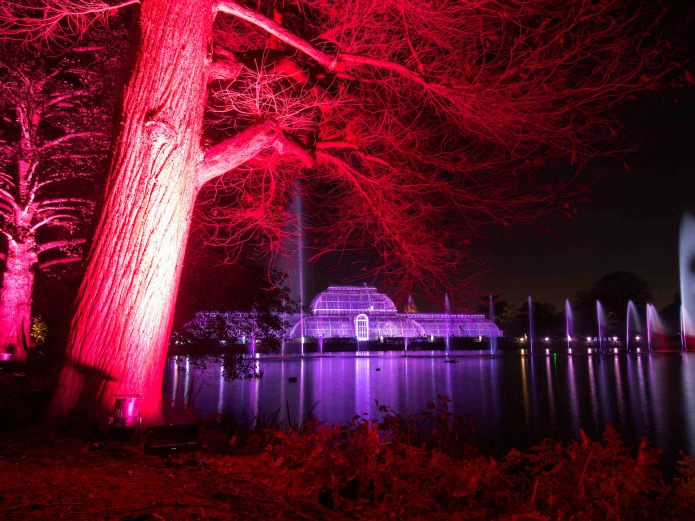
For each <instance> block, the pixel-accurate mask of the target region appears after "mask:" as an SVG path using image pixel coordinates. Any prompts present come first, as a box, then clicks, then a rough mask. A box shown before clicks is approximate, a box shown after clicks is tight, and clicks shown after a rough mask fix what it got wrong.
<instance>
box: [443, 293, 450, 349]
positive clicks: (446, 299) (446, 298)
mask: <svg viewBox="0 0 695 521" xmlns="http://www.w3.org/2000/svg"><path fill="white" fill-rule="evenodd" d="M444 313H446V344H445V352H444V359H445V360H449V335H450V331H449V321H450V320H451V303H450V302H449V295H448V294H447V293H444Z"/></svg>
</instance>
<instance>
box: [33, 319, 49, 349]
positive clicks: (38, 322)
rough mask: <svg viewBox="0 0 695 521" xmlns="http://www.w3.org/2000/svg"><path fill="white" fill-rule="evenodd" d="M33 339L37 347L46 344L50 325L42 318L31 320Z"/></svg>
mask: <svg viewBox="0 0 695 521" xmlns="http://www.w3.org/2000/svg"><path fill="white" fill-rule="evenodd" d="M30 334H31V339H32V340H33V341H34V342H35V343H36V345H37V346H42V345H43V344H44V342H46V336H47V335H48V324H46V321H45V320H44V319H42V318H41V317H40V316H38V317H33V318H32V319H31V333H30Z"/></svg>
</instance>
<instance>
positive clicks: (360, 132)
mask: <svg viewBox="0 0 695 521" xmlns="http://www.w3.org/2000/svg"><path fill="white" fill-rule="evenodd" d="M135 3H138V4H139V5H138V7H136V8H135V9H136V10H137V13H136V14H135V17H136V20H135V27H136V29H135V30H134V31H133V34H132V42H131V44H132V45H131V63H132V69H131V70H132V72H131V75H130V78H129V79H128V82H127V85H126V87H125V91H124V96H123V98H124V103H123V111H122V114H121V123H120V127H119V135H118V139H117V141H116V145H115V150H114V160H113V163H112V166H111V173H110V177H109V181H108V186H107V190H106V202H105V207H104V211H103V214H102V217H101V219H100V221H99V225H98V228H97V230H96V235H95V240H94V245H93V247H92V250H91V253H90V257H89V263H88V267H87V272H86V275H85V279H84V282H83V284H82V287H81V290H80V296H79V306H78V309H77V314H76V316H75V318H74V321H73V325H72V332H71V336H70V340H69V345H68V352H67V361H66V365H65V367H64V369H63V371H62V373H61V379H60V382H59V388H58V393H57V395H56V398H55V400H54V403H53V409H54V411H55V412H56V413H57V414H59V415H60V414H66V413H67V412H68V411H70V410H72V409H77V408H78V409H82V410H87V411H89V414H90V415H92V416H93V417H100V416H102V417H103V416H104V415H106V414H108V412H109V409H110V408H111V406H112V403H113V396H114V395H115V394H116V393H135V394H140V395H142V396H144V400H143V402H142V408H141V412H142V413H143V415H144V416H145V417H146V420H147V421H149V420H152V419H154V418H156V417H158V415H159V409H160V401H161V397H160V391H161V375H162V372H163V365H164V357H165V355H166V347H167V342H168V337H169V331H170V325H171V320H172V316H173V305H174V302H173V301H174V296H175V291H176V287H177V284H178V280H179V277H180V273H181V265H182V262H183V252H184V246H185V242H186V238H187V236H188V233H189V227H190V223H191V216H192V211H193V206H194V202H195V200H196V197H197V196H198V193H199V192H200V191H201V189H203V191H204V192H206V194H204V196H205V195H207V196H208V197H209V196H212V197H213V198H214V197H217V198H218V199H219V202H221V203H223V204H224V205H225V207H223V208H217V209H216V210H209V212H210V215H211V216H212V217H224V218H225V219H227V220H228V221H229V222H230V225H231V227H229V228H227V229H225V230H222V229H221V228H220V226H219V223H218V221H215V222H214V223H211V224H214V226H215V228H214V232H213V233H212V234H211V240H218V241H220V242H222V243H224V244H225V245H228V246H231V247H232V248H233V247H236V246H237V245H238V244H240V243H243V242H244V241H248V240H250V239H253V240H254V242H255V243H256V244H260V245H261V246H263V247H265V248H266V249H267V250H270V251H277V250H278V248H279V247H280V245H281V244H282V234H283V230H284V229H287V227H286V226H285V222H286V220H287V218H288V215H287V211H286V209H287V206H288V202H289V200H290V197H291V194H292V193H293V191H294V190H296V187H297V186H298V184H299V183H297V182H296V179H298V178H299V179H300V180H301V183H300V184H301V186H302V187H303V191H304V192H305V194H304V199H305V202H306V205H307V207H308V209H309V211H310V212H312V213H313V214H314V217H313V221H312V223H313V225H314V226H315V227H316V228H317V230H315V231H314V234H315V235H316V236H318V237H320V242H319V244H320V249H319V250H320V251H319V253H321V252H323V253H325V252H332V251H337V252H344V251H345V250H349V249H354V251H356V252H357V253H358V254H359V253H360V252H361V251H362V250H363V249H364V248H365V247H366V246H368V247H369V251H371V252H374V258H375V259H376V260H378V262H379V263H380V265H381V267H382V272H383V273H384V274H386V275H388V276H390V277H391V278H392V280H394V281H396V282H401V281H402V280H403V279H405V278H406V277H408V278H410V279H411V280H418V279H420V280H423V281H427V283H428V284H430V285H431V286H432V287H434V284H433V282H434V283H445V282H446V280H447V279H448V278H449V275H450V273H451V272H453V271H455V270H456V271H458V270H460V269H462V268H466V267H468V266H470V264H471V263H474V262H475V259H474V257H473V256H472V255H471V254H470V253H469V246H470V244H471V243H472V242H474V241H479V240H481V239H485V238H486V237H487V235H488V234H489V233H490V231H491V230H492V229H494V228H495V227H497V226H503V227H504V226H510V225H513V224H519V223H526V222H530V221H531V220H533V219H536V218H538V217H539V216H540V215H543V214H545V213H547V212H549V211H555V210H559V211H563V212H567V213H569V212H571V211H572V210H571V207H570V206H569V204H568V203H567V201H566V200H565V199H564V198H563V195H562V194H563V193H565V192H566V190H567V188H568V187H567V184H566V183H563V182H560V181H556V182H553V183H545V184H539V183H537V182H535V180H534V177H533V173H534V171H535V170H536V169H537V168H538V166H539V165H540V164H542V162H543V161H549V160H554V159H557V158H567V159H568V160H569V161H571V162H575V163H576V162H582V161H583V160H584V159H585V158H587V157H591V156H595V155H597V154H601V153H603V152H604V151H605V150H607V148H606V145H609V144H610V143H611V142H615V141H616V138H622V137H623V130H622V128H621V126H620V124H619V122H618V119H617V117H616V114H617V109H619V108H620V107H621V106H623V105H624V104H625V103H626V102H627V101H629V100H630V98H631V96H632V95H633V94H634V93H637V92H640V91H643V90H645V89H652V88H654V87H655V86H657V85H658V83H659V78H660V77H661V75H662V74H663V73H664V67H662V60H661V57H660V55H659V54H658V52H657V50H656V46H655V45H654V35H652V34H651V31H652V25H651V24H652V23H654V17H646V18H645V17H644V16H642V15H641V14H640V13H639V12H633V11H631V9H630V7H629V6H625V5H624V2H622V1H620V0H601V1H599V0H596V1H592V0H570V1H569V2H563V3H556V2H550V1H549V0H523V1H521V0H505V1H502V0H479V1H471V2H457V1H447V0H442V1H440V2H431V3H427V2H424V3H423V2H410V1H408V0H384V1H383V2H373V1H362V0H355V1H351V2H330V1H327V0H308V1H303V2H287V3H282V2H253V3H249V4H248V5H247V4H245V3H239V2H235V1H233V0H217V1H214V0H142V1H140V2H136V1H135V0H131V1H127V2H124V3H123V4H122V5H123V6H125V5H132V4H135ZM41 5H42V6H43V8H42V9H40V10H39V11H38V12H37V11H29V12H26V11H25V12H23V11H22V9H21V8H20V7H18V6H15V10H14V11H13V10H12V9H10V10H9V11H6V13H8V12H9V14H10V15H9V16H8V17H7V21H6V24H5V26H4V31H5V33H6V34H7V35H8V36H12V35H19V34H21V35H23V36H26V35H28V36H29V38H30V39H31V38H34V39H41V38H53V39H56V38H58V39H60V37H61V36H69V35H70V34H73V33H80V32H82V31H83V30H85V29H86V27H87V26H88V25H89V24H90V23H91V22H92V21H93V20H94V19H95V17H99V16H103V15H104V13H109V12H110V11H111V10H112V9H115V7H113V6H109V5H107V4H102V3H99V2H87V1H86V0H85V1H80V0H72V1H70V0H47V1H46V2H45V4H44V3H42V4H41ZM650 42H651V43H650ZM209 92H211V95H210V96H209V99H208V93H209ZM206 100H207V101H208V103H206ZM206 107H207V108H208V114H209V115H210V116H211V119H210V124H209V125H207V126H206V125H204V116H205V111H206ZM204 196H203V197H204ZM213 213H214V214H216V215H213Z"/></svg>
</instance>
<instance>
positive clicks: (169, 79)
mask: <svg viewBox="0 0 695 521" xmlns="http://www.w3.org/2000/svg"><path fill="white" fill-rule="evenodd" d="M213 20H214V9H213V0H143V1H142V3H141V6H140V13H139V18H138V22H137V23H138V33H137V34H136V35H135V36H134V38H137V39H138V41H137V42H134V45H135V48H133V49H131V55H132V63H133V64H134V65H133V67H134V68H133V70H132V73H131V77H130V79H129V81H128V84H127V86H126V89H125V95H124V106H123V115H122V118H121V128H120V134H119V137H118V140H117V143H116V149H115V155H114V160H113V164H112V166H111V172H110V174H109V181H108V184H107V194H106V200H105V205H104V209H103V213H102V215H101V219H100V221H99V225H98V227H97V230H96V234H95V242H94V244H93V246H92V250H91V251H90V257H89V261H88V266H87V270H86V273H85V278H84V281H83V283H82V286H81V288H80V293H79V296H78V305H77V311H76V315H75V317H74V319H73V322H72V326H71V332H70V337H69V340H68V347H67V354H66V362H65V365H64V367H63V369H62V371H61V373H60V376H59V382H58V387H57V392H56V395H55V397H54V401H53V403H52V406H51V413H52V414H53V415H54V417H56V418H61V417H65V416H67V415H69V414H78V415H83V416H86V417H89V418H91V419H93V420H97V421H104V419H105V418H106V417H107V416H109V415H110V414H111V412H112V410H113V405H114V398H115V396H116V395H117V394H135V395H139V396H141V397H142V401H141V402H140V414H141V416H142V417H143V419H144V421H145V423H152V422H156V421H158V420H160V418H161V382H162V374H163V371H164V363H165V357H166V351H167V347H168V341H169V334H170V329H171V322H172V318H173V310H174V300H175V295H176V288H177V286H178V281H179V277H180V274H181V266H182V262H183V256H184V252H185V247H184V246H185V241H186V239H187V236H188V231H189V226H190V220H191V215H192V209H193V204H194V200H195V173H196V167H197V164H198V163H199V161H200V159H201V157H200V156H201V151H200V146H199V145H200V136H201V128H202V121H203V111H204V108H205V101H206V93H207V90H206V85H207V79H208V70H207V68H208V61H209V54H208V53H209V52H210V49H211V38H212V24H213ZM133 53H134V54H133Z"/></svg>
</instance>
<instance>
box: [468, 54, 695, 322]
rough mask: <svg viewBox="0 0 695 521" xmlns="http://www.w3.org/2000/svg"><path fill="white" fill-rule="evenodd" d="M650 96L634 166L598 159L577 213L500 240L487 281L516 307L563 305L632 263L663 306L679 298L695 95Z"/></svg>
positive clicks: (692, 201)
mask: <svg viewBox="0 0 695 521" xmlns="http://www.w3.org/2000/svg"><path fill="white" fill-rule="evenodd" d="M691 48H692V47H691ZM649 103H650V104H648V105H647V107H646V109H645V111H644V117H643V118H641V119H642V121H640V118H639V117H636V118H635V120H636V121H637V123H636V124H639V123H641V124H643V125H644V127H645V128H646V129H647V130H646V133H645V134H644V136H643V138H642V139H643V142H642V146H641V148H640V149H639V151H638V152H636V153H633V154H629V155H628V156H627V164H628V167H629V172H628V171H626V170H625V168H624V167H623V165H622V162H621V161H608V160H601V161H596V162H594V163H593V164H592V165H591V166H590V167H589V168H588V169H587V171H586V173H585V176H584V177H586V178H587V179H590V178H591V177H592V176H595V175H599V176H600V179H599V181H598V182H597V183H596V184H595V185H594V186H593V187H592V189H591V191H590V202H589V203H587V204H585V205H581V206H579V208H578V209H579V213H578V215H577V217H575V218H573V219H571V220H567V219H565V218H562V217H556V218H554V219H549V220H547V221H545V222H544V223H543V225H544V226H546V227H547V228H548V229H549V230H551V232H552V234H549V233H545V232H542V231H540V230H537V229H530V230H528V231H527V233H526V234H525V235H524V236H523V237H522V238H520V239H509V240H504V241H500V242H499V243H498V245H497V246H498V247H497V248H496V251H493V253H492V259H491V261H492V263H493V267H494V271H493V272H491V273H489V274H488V275H487V276H486V277H485V279H484V280H483V282H482V284H481V286H482V287H484V288H487V289H488V290H489V291H491V292H493V293H499V294H500V298H502V299H504V300H507V301H508V302H509V303H510V304H512V305H513V306H517V305H519V304H521V303H522V302H523V301H525V300H526V298H527V297H528V295H531V296H532V297H533V298H534V300H537V301H543V302H551V303H553V304H555V305H556V306H558V308H561V306H562V305H563V303H564V299H565V298H570V300H572V299H573V298H574V296H575V294H576V292H577V291H578V290H582V289H588V288H590V287H591V286H592V285H593V284H594V283H595V282H596V281H597V280H598V279H599V278H600V277H602V276H604V275H607V274H609V273H612V272H614V271H618V270H625V271H631V272H634V273H636V274H638V275H640V276H642V277H643V278H644V279H645V280H646V281H647V282H648V283H649V285H650V286H651V289H652V293H653V296H654V299H655V304H656V306H657V307H658V308H661V307H664V306H666V305H668V304H669V303H671V302H673V300H674V295H675V294H676V293H677V292H679V277H678V234H679V226H680V219H681V216H682V213H683V211H686V210H688V209H689V210H690V211H695V154H693V148H694V147H695V96H693V93H692V86H691V90H679V91H678V92H677V93H675V95H673V96H671V97H668V98H667V97H664V98H660V99H654V100H651V101H650V102H649ZM640 107H641V106H640ZM645 118H646V120H645Z"/></svg>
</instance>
